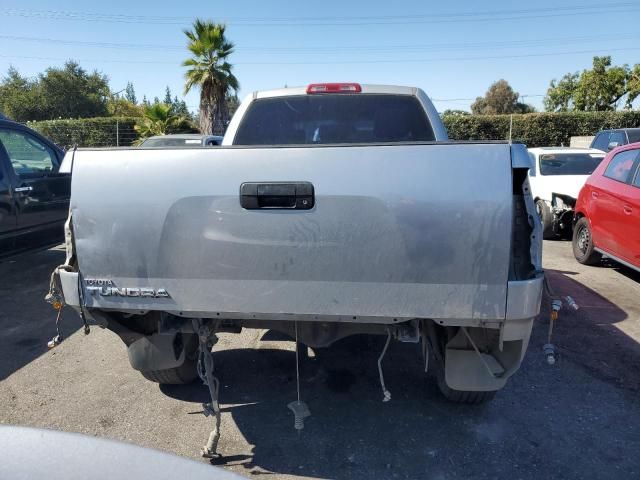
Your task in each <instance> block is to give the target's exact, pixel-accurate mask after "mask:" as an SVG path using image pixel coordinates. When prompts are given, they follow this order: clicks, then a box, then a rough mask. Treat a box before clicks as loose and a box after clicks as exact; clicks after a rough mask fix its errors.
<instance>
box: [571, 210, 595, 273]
mask: <svg viewBox="0 0 640 480" xmlns="http://www.w3.org/2000/svg"><path fill="white" fill-rule="evenodd" d="M571 243H572V247H573V256H574V257H576V260H577V261H578V262H579V263H581V264H583V265H597V264H598V263H600V260H602V254H601V253H600V252H596V251H595V250H594V245H593V234H592V233H591V225H590V224H589V220H588V219H587V217H582V218H580V219H579V220H578V221H577V222H576V224H575V225H574V227H573V238H572V241H571Z"/></svg>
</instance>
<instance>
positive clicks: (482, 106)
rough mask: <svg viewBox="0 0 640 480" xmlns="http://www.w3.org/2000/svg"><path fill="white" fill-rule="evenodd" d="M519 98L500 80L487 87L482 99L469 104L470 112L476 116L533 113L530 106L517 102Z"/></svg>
mask: <svg viewBox="0 0 640 480" xmlns="http://www.w3.org/2000/svg"><path fill="white" fill-rule="evenodd" d="M519 97H520V95H519V94H518V92H515V91H514V90H513V88H511V85H509V82H507V81H506V80H504V79H500V80H498V81H497V82H495V83H494V84H492V85H491V86H490V87H489V90H487V93H485V95H484V97H477V98H476V101H475V102H473V103H472V104H471V112H472V113H474V114H476V115H497V114H504V113H531V112H535V109H534V108H533V107H532V106H531V105H527V104H526V103H521V102H518V98H519Z"/></svg>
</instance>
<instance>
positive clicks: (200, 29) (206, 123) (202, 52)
mask: <svg viewBox="0 0 640 480" xmlns="http://www.w3.org/2000/svg"><path fill="white" fill-rule="evenodd" d="M225 28H226V27H225V25H223V24H219V23H213V22H210V21H203V20H199V19H198V20H196V21H195V22H194V23H193V30H185V31H184V34H185V35H186V36H187V38H188V40H189V42H188V44H187V48H188V49H189V51H190V52H191V53H192V54H193V57H191V58H189V59H187V60H185V61H184V62H183V64H182V65H183V66H184V67H188V68H189V69H188V70H187V72H186V73H185V79H186V82H185V86H184V91H185V94H186V93H187V92H189V91H190V90H191V89H192V88H194V87H195V86H199V87H200V132H201V133H204V134H211V133H224V130H225V128H226V126H227V124H228V123H229V109H228V107H227V101H226V99H227V95H229V94H230V93H231V91H234V92H235V91H237V90H238V88H239V84H238V80H237V79H236V77H235V76H234V75H233V73H231V70H232V68H233V66H232V65H231V64H230V63H229V62H227V57H229V55H231V53H233V43H231V42H229V41H228V40H227V39H226V38H225V36H224V31H225Z"/></svg>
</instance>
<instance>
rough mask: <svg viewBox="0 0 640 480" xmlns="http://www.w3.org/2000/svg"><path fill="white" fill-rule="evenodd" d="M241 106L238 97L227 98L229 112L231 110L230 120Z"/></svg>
mask: <svg viewBox="0 0 640 480" xmlns="http://www.w3.org/2000/svg"><path fill="white" fill-rule="evenodd" d="M239 106H240V100H239V99H238V95H229V96H228V97H227V110H229V118H231V117H233V115H234V114H235V113H236V110H238V107H239Z"/></svg>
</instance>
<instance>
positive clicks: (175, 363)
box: [127, 333, 185, 371]
mask: <svg viewBox="0 0 640 480" xmlns="http://www.w3.org/2000/svg"><path fill="white" fill-rule="evenodd" d="M176 335H181V334H180V333H177V334H173V335H169V334H154V335H147V336H143V337H141V338H139V339H138V340H136V341H135V342H133V343H131V344H130V345H129V347H128V349H127V353H128V354H129V362H130V363H131V366H132V367H133V368H134V369H135V370H139V371H149V370H168V369H170V368H176V367H179V366H180V365H182V364H183V363H184V360H185V358H184V357H185V351H184V348H180V354H179V355H176V348H175V346H176V345H175V342H176Z"/></svg>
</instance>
